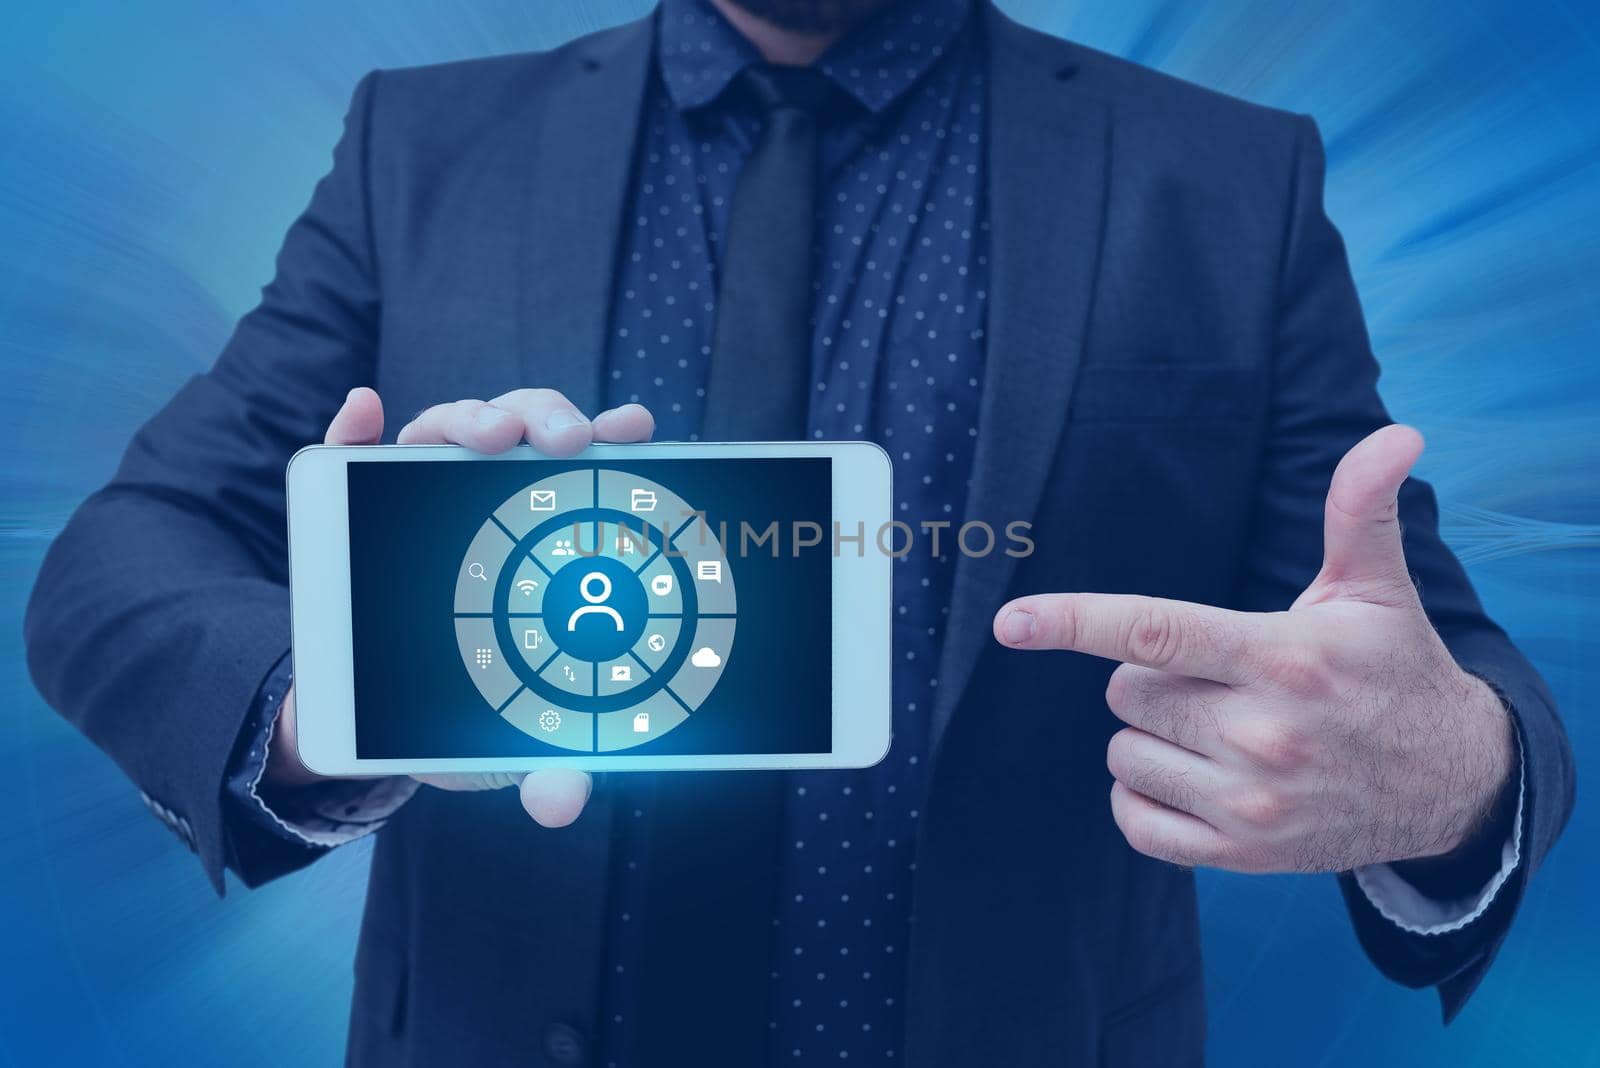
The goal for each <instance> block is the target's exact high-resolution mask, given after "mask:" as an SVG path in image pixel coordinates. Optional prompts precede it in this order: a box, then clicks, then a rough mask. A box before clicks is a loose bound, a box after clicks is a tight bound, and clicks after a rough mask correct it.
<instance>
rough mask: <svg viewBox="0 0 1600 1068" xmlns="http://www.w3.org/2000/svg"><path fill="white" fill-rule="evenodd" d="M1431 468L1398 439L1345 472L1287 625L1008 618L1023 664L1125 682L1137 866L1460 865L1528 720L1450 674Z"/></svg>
mask: <svg viewBox="0 0 1600 1068" xmlns="http://www.w3.org/2000/svg"><path fill="white" fill-rule="evenodd" d="M1421 452H1422V438H1421V436H1420V435H1418V434H1417V432H1416V431H1415V430H1412V429H1411V428H1409V427H1404V426H1398V425H1397V426H1389V427H1385V428H1384V429H1382V430H1379V431H1377V432H1376V433H1374V434H1372V435H1371V436H1369V437H1368V438H1366V439H1365V440H1363V441H1362V442H1360V443H1359V444H1357V445H1356V446H1355V447H1354V448H1353V449H1351V450H1350V452H1349V453H1347V454H1346V455H1345V457H1344V459H1343V460H1342V461H1340V463H1339V468H1338V470H1337V471H1335V472H1334V476H1333V484H1332V486H1331V487H1330V488H1329V491H1328V500H1327V509H1326V516H1325V520H1324V531H1323V539H1324V552H1323V564H1322V570H1321V571H1320V572H1319V573H1318V575H1317V577H1316V579H1315V580H1314V581H1313V582H1312V583H1311V585H1310V586H1309V587H1307V588H1306V590H1305V592H1304V593H1302V594H1301V595H1300V596H1299V598H1298V599H1297V600H1296V601H1295V603H1294V604H1293V606H1291V607H1290V608H1289V610H1288V611H1286V612H1274V613H1249V612H1231V611H1227V610H1225V609H1221V608H1214V607H1210V606H1207V605H1199V604H1188V603H1185V602H1181V601H1167V600H1161V599H1159V598H1152V597H1135V596H1122V595H1115V594H1094V593H1062V594H1040V595H1037V596H1033V597H1023V598H1019V599H1018V600H1015V601H1012V602H1011V603H1010V604H1008V605H1006V606H1005V607H1003V608H1002V609H1001V610H1000V612H999V613H998V614H997V615H996V617H995V636H996V637H997V638H998V639H999V640H1000V641H1001V642H1002V643H1003V644H1005V645H1008V646H1011V647H1013V648H1017V649H1057V650H1071V651H1075V652H1080V653H1089V654H1091V655H1094V656H1102V657H1106V658H1108V659H1112V660H1118V661H1121V662H1122V665H1121V666H1120V667H1118V668H1117V670H1116V671H1115V672H1114V673H1113V674H1112V676H1111V683H1110V685H1109V686H1108V687H1107V688H1106V702H1107V704H1108V705H1109V706H1110V708H1111V711H1112V712H1113V713H1114V714H1115V715H1116V716H1117V717H1118V718H1119V719H1121V720H1122V721H1123V722H1125V723H1127V724H1128V726H1127V727H1126V728H1125V729H1123V730H1120V731H1118V732H1117V733H1116V734H1115V735H1114V736H1113V737H1112V739H1111V743H1110V746H1109V747H1108V749H1107V752H1106V763H1107V765H1108V766H1109V767H1110V769H1111V773H1112V775H1113V776H1114V778H1115V780H1116V781H1115V783H1114V784H1113V785H1112V789H1111V810H1112V815H1113V817H1114V818H1115V819H1116V822H1117V825H1118V826H1119V827H1120V828H1121V829H1122V833H1123V834H1124V835H1125V836H1126V837H1127V839H1128V842H1129V844H1130V845H1132V846H1133V847H1134V848H1135V849H1137V850H1139V851H1140V852H1141V853H1145V854H1148V855H1150V856H1153V857H1159V858H1161V859H1164V860H1169V861H1172V862H1174V863H1178V864H1184V865H1191V866H1193V865H1205V866H1209V867H1218V868H1229V869H1232V870H1235V871H1344V870H1347V869H1350V868H1354V867H1358V866H1360V865H1364V864H1373V863H1379V862H1385V861H1394V860H1404V859H1410V858H1415V857H1424V856H1434V855H1438V854H1443V853H1447V852H1449V851H1451V850H1452V849H1454V848H1455V847H1456V846H1458V845H1460V844H1461V843H1462V842H1463V841H1464V840H1465V839H1466V838H1467V837H1468V835H1470V834H1471V833H1472V831H1473V830H1475V829H1476V828H1477V827H1478V825H1479V824H1480V823H1481V821H1482V819H1483V818H1484V815H1485V814H1486V813H1487V812H1488V810H1489V808H1490V806H1491V805H1492V803H1493V801H1494V799H1495V797H1496V796H1497V795H1498V793H1499V791H1500V790H1501V788H1502V787H1503V786H1504V784H1505V782H1506V780H1507V777H1508V776H1509V774H1510V771H1511V764H1512V759H1513V742H1512V732H1511V726H1510V717H1509V716H1508V715H1507V713H1506V710H1505V708H1504V706H1503V705H1502V704H1501V702H1500V700H1499V699H1498V698H1497V697H1496V696H1495V694H1494V692H1493V691H1492V690H1490V689H1489V687H1488V686H1487V685H1486V684H1484V683H1483V682H1482V681H1481V680H1479V679H1477V678H1475V677H1473V676H1471V675H1468V674H1467V673H1466V672H1464V671H1463V670H1462V669H1461V668H1460V667H1459V666H1458V665H1457V664H1456V663H1455V661H1454V660H1453V659H1452V658H1451V656H1450V653H1449V651H1448V650H1447V649H1446V648H1445V647H1444V643H1443V642H1442V641H1441V640H1440V639H1439V636H1438V634H1437V633H1436V632H1435V631H1434V629H1433V626H1432V624H1430V623H1429V621H1428V619H1427V616H1426V615H1425V614H1424V613H1423V610H1422V604H1421V602H1420V600H1419V599H1418V597H1417V592H1416V589H1415V588H1414V587H1413V585H1412V583H1411V578H1410V574H1409V572H1408V571H1407V569H1406V562H1405V555H1404V552H1403V551H1402V548H1401V539H1400V524H1399V519H1398V503H1397V497H1398V494H1399V490H1400V485H1401V483H1402V482H1404V481H1405V478H1406V476H1407V474H1408V473H1409V472H1410V470H1411V466H1412V464H1413V463H1415V462H1416V459H1417V456H1418V455H1419V454H1420V453H1421ZM1067 714H1070V710H1068V712H1067Z"/></svg>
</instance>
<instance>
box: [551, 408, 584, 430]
mask: <svg viewBox="0 0 1600 1068" xmlns="http://www.w3.org/2000/svg"><path fill="white" fill-rule="evenodd" d="M586 422H588V420H587V419H585V418H584V417H583V416H581V415H579V414H578V413H577V412H575V411H573V410H572V409H571V408H560V409H557V410H556V411H553V412H551V413H550V416H549V418H547V419H546V420H545V421H544V425H545V427H546V429H548V430H551V431H554V432H557V433H559V432H560V431H563V430H571V429H572V428H573V427H575V426H582V425H583V424H584V423H586Z"/></svg>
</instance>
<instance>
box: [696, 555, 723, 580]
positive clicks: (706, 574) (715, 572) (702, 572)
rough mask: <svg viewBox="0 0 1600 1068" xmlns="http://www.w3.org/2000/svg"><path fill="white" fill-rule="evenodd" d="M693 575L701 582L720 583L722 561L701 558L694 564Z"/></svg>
mask: <svg viewBox="0 0 1600 1068" xmlns="http://www.w3.org/2000/svg"><path fill="white" fill-rule="evenodd" d="M694 577H695V578H697V579H699V580H700V581H701V582H719V583H720V582H721V581H722V561H721V560H701V561H700V562H699V563H698V564H696V565H695V571H694Z"/></svg>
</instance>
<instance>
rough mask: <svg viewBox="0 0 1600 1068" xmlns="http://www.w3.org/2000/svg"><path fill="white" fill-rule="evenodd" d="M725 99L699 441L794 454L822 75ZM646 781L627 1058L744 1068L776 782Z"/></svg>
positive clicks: (824, 87) (771, 853)
mask: <svg viewBox="0 0 1600 1068" xmlns="http://www.w3.org/2000/svg"><path fill="white" fill-rule="evenodd" d="M734 91H738V92H743V93H745V94H747V96H746V101H747V102H753V103H754V105H755V106H756V107H758V108H759V109H760V110H761V112H762V115H763V117H764V122H763V125H762V132H761V140H760V143H759V144H757V146H756V149H755V152H754V153H753V154H752V155H751V156H750V158H749V159H748V160H746V161H745V164H744V168H743V169H742V170H741V172H740V174H739V182H738V185H737V186H735V188H734V193H733V204H732V206H731V208H730V215H729V221H728V227H727V230H726V235H725V237H724V240H723V252H722V262H721V265H720V267H721V281H720V282H719V283H718V288H717V321H716V330H715V335H714V341H713V343H712V349H711V373H710V375H709V377H708V379H707V384H706V405H705V416H704V419H703V421H702V423H701V434H700V437H701V438H702V439H703V440H706V441H787V440H794V439H797V438H801V437H804V436H805V431H806V407H807V401H808V400H809V397H810V392H811V239H812V219H813V217H814V214H815V210H816V197H817V127H818V125H819V123H820V122H821V121H823V120H824V117H825V115H826V113H827V111H828V108H829V107H831V106H833V104H834V103H835V102H837V101H838V99H839V97H838V95H837V94H836V93H835V91H834V90H833V89H832V88H831V83H829V82H828V81H827V79H826V77H825V76H823V75H821V74H819V73H817V72H815V71H811V70H807V69H804V68H796V67H753V68H750V69H748V70H746V71H745V73H744V74H742V75H741V76H740V84H739V85H738V86H736V87H735V88H734ZM751 711H752V713H754V712H756V711H757V710H751ZM653 779H654V782H653V784H652V788H653V796H652V798H651V801H650V809H651V811H650V818H651V825H650V858H649V860H648V869H647V870H648V871H649V881H650V890H649V895H650V907H651V916H650V922H648V923H646V924H644V925H643V926H642V927H641V934H640V950H639V952H640V962H639V966H638V969H637V972H636V975H635V982H636V983H638V985H639V989H640V990H642V991H645V992H646V994H645V996H644V997H643V998H641V999H640V1004H639V1006H638V1009H637V1012H636V1016H635V1020H634V1027H635V1033H636V1042H637V1043H638V1048H639V1049H641V1050H649V1051H651V1054H650V1056H652V1057H666V1058H669V1059H670V1058H671V1057H673V1056H679V1055H680V1052H681V1051H688V1050H693V1051H694V1054H693V1059H694V1061H695V1063H697V1064H745V1063H749V1062H750V1057H749V1054H750V1051H751V1050H759V1049H761V1048H763V1046H764V1045H765V1044H766V1042H767V1041H768V1037H769V1035H768V1030H767V1024H766V1020H767V1017H768V1010H769V1008H770V1006H769V1005H768V1004H767V999H768V995H769V992H770V989H771V986H770V979H769V976H770V972H771V968H772V960H771V952H770V951H771V944H770V943H771V935H772V916H773V905H774V894H775V893H776V892H777V888H778V873H779V859H780V858H779V853H778V849H779V843H778V835H779V832H780V829H781V820H782V813H783V808H782V797H781V794H780V790H781V788H782V783H783V779H782V777H781V776H779V775H777V774H774V773H772V772H744V773H738V772H716V771H713V772H704V773H699V774H694V773H685V772H667V773H664V774H661V775H656V776H653ZM730 977H733V979H732V981H731V982H730ZM713 984H714V985H716V986H717V987H718V988H719V989H724V990H727V991H728V993H727V994H725V996H724V997H723V998H722V999H721V1000H719V1001H717V1002H715V1003H711V1002H707V1001H706V999H705V997H704V991H705V990H706V989H707V987H709V986H711V985H713ZM681 1055H682V1056H689V1054H688V1053H686V1052H685V1053H681ZM652 1063H655V1062H654V1061H652ZM662 1063H665V1061H663V1062H662Z"/></svg>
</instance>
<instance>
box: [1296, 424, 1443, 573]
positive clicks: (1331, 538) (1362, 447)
mask: <svg viewBox="0 0 1600 1068" xmlns="http://www.w3.org/2000/svg"><path fill="white" fill-rule="evenodd" d="M1420 455H1422V435H1421V434H1419V433H1417V432H1416V431H1415V430H1413V429H1412V428H1411V427H1408V426H1402V425H1400V424H1399V423H1394V424H1391V425H1389V426H1386V427H1384V428H1382V429H1381V430H1377V431H1374V432H1373V433H1371V434H1369V435H1367V436H1366V437H1365V438H1363V439H1362V440H1361V441H1359V442H1357V443H1356V445H1355V447H1354V448H1352V449H1351V450H1350V451H1349V452H1347V453H1345V454H1344V459H1342V460H1340V461H1339V466H1338V468H1337V469H1336V470H1335V471H1334V472H1333V482H1332V484H1331V485H1330V486H1329V487H1328V503H1327V507H1326V511H1325V513H1324V518H1323V529H1322V544H1323V550H1322V573H1321V574H1320V575H1318V576H1317V581H1318V584H1319V585H1328V584H1331V585H1335V586H1337V588H1338V589H1340V590H1341V591H1343V592H1344V593H1345V594H1346V595H1349V596H1354V597H1358V598H1361V599H1363V600H1369V601H1373V602H1376V603H1379V604H1397V603H1406V602H1408V601H1410V600H1414V599H1415V597H1416V590H1415V588H1414V587H1413V586H1412V585H1411V575H1410V572H1409V571H1408V570H1407V569H1406V558H1405V552H1404V550H1403V549H1402V548H1401V542H1400V501H1399V494H1400V485H1401V483H1403V482H1405V480H1406V476H1407V475H1409V474H1410V473H1411V466H1412V465H1413V464H1415V463H1416V462H1417V457H1418V456H1420Z"/></svg>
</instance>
